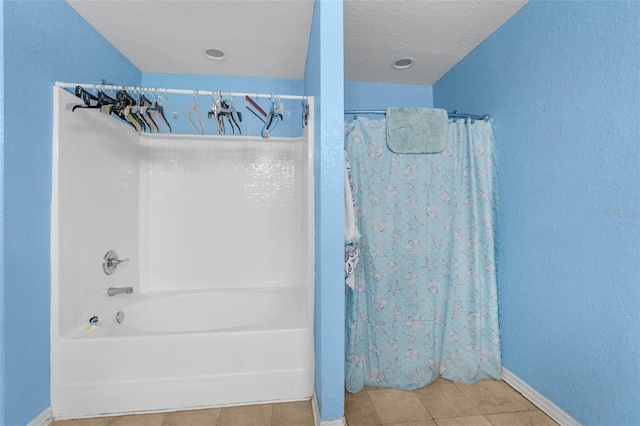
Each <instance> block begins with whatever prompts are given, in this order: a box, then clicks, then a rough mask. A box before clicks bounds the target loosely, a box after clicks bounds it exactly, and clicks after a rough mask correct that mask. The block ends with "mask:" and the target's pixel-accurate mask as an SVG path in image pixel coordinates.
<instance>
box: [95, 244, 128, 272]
mask: <svg viewBox="0 0 640 426" xmlns="http://www.w3.org/2000/svg"><path fill="white" fill-rule="evenodd" d="M128 260H129V259H118V253H116V252H115V251H114V250H109V251H108V252H107V254H105V255H104V259H102V269H103V270H104V273H105V274H107V275H111V274H113V272H114V271H115V270H116V268H117V267H118V265H119V264H121V263H122V262H127V261H128Z"/></svg>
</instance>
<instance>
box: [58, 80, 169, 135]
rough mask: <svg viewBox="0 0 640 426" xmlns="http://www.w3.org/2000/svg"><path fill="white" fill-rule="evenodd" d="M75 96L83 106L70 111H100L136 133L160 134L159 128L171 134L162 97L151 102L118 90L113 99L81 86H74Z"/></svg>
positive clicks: (145, 98)
mask: <svg viewBox="0 0 640 426" xmlns="http://www.w3.org/2000/svg"><path fill="white" fill-rule="evenodd" d="M75 95H76V96H77V97H79V98H80V99H82V101H83V103H84V104H83V105H74V106H73V108H72V109H71V111H75V110H76V109H78V108H92V109H100V112H102V113H103V114H106V115H114V116H116V117H118V118H120V119H121V120H122V121H124V122H126V123H128V124H130V125H131V126H133V128H135V129H136V131H137V132H138V133H142V132H149V133H160V132H162V129H161V126H163V127H164V129H165V130H166V131H167V132H168V133H171V125H170V124H169V122H168V121H167V118H166V116H165V115H164V107H163V105H162V97H157V98H156V99H154V100H151V99H149V98H148V97H147V96H146V95H144V94H142V93H141V94H139V97H138V99H136V98H134V97H133V96H132V95H131V94H130V93H129V92H128V91H126V90H118V91H117V92H116V94H115V98H113V97H111V96H109V95H107V94H106V93H105V92H104V90H99V91H98V93H97V94H96V95H94V94H92V93H91V92H89V91H87V90H85V89H84V88H83V87H82V86H76V89H75Z"/></svg>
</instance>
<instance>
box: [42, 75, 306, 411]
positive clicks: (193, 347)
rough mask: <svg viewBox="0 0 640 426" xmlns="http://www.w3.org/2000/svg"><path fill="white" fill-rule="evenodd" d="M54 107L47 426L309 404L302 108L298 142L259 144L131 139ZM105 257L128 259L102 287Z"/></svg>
mask: <svg viewBox="0 0 640 426" xmlns="http://www.w3.org/2000/svg"><path fill="white" fill-rule="evenodd" d="M54 99H55V110H54V142H53V144H54V145H53V188H52V191H53V192H52V197H53V202H52V240H51V251H52V262H51V264H52V298H51V300H52V303H51V406H52V410H53V416H54V418H56V419H65V418H78V417H94V416H100V415H114V414H121V413H132V412H144V411H166V410H178V409H185V408H198V407H214V406H223V405H238V404H249V403H256V402H266V401H272V402H275V401H286V400H289V401H291V400H302V399H308V398H309V397H310V396H311V395H312V393H313V334H312V333H313V332H312V319H313V314H312V312H313V268H314V266H313V255H314V253H313V99H312V98H311V99H309V106H310V116H309V117H310V119H309V125H308V126H307V127H306V128H305V129H304V131H303V134H302V136H300V137H271V138H269V139H262V138H260V137H256V136H242V137H241V136H190V135H177V134H169V135H156V134H154V135H150V134H144V133H143V134H138V133H136V132H135V131H134V130H133V128H131V127H130V126H128V125H126V124H124V123H123V122H121V121H119V120H117V119H114V118H112V117H108V116H105V115H104V114H101V113H100V112H99V110H95V109H94V110H91V109H77V110H76V111H75V112H72V111H71V110H70V109H69V108H68V106H69V105H70V104H78V103H80V102H79V101H78V98H76V97H75V96H73V95H72V94H70V93H68V92H67V91H65V90H63V89H61V88H59V87H54ZM109 250H115V251H116V252H117V254H118V256H119V257H120V258H121V259H125V258H128V259H129V260H128V261H127V262H123V263H121V264H119V265H118V266H117V268H116V269H115V271H114V272H113V274H111V275H107V274H105V272H104V271H103V264H102V263H103V257H104V255H105V253H107V251H109ZM110 287H116V288H120V287H133V293H132V294H117V295H115V296H109V295H108V294H107V290H108V289H109V288H110ZM119 313H120V314H119ZM94 316H97V317H98V321H99V327H93V326H91V325H90V323H89V320H90V318H92V317H94ZM116 316H118V320H116ZM123 318H124V319H123Z"/></svg>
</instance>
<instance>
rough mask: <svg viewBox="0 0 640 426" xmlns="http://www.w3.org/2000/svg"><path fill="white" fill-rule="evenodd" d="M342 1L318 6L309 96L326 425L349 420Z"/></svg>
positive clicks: (319, 381) (319, 372)
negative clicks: (311, 101)
mask: <svg viewBox="0 0 640 426" xmlns="http://www.w3.org/2000/svg"><path fill="white" fill-rule="evenodd" d="M342 6H343V5H342V0H318V1H316V3H315V10H314V14H313V24H312V28H311V38H310V41H309V55H308V57H307V68H306V72H305V94H307V95H313V96H315V108H316V116H315V117H316V119H315V126H316V127H315V140H314V148H315V152H314V159H315V171H314V176H315V194H314V195H315V229H316V234H315V256H316V276H315V280H316V281H315V312H314V340H315V376H316V377H315V386H316V395H317V397H318V405H319V406H320V416H321V417H322V419H323V420H329V419H339V418H342V417H343V416H344V272H343V271H344V259H343V257H344V173H343V167H344V154H343V152H344V151H343V145H344V143H343V141H344V126H343V118H342V108H343V106H344V87H343V79H344V77H343V72H344V71H343V70H344V66H343V53H342V46H343V40H342Z"/></svg>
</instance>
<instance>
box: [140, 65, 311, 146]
mask: <svg viewBox="0 0 640 426" xmlns="http://www.w3.org/2000/svg"><path fill="white" fill-rule="evenodd" d="M142 86H143V87H159V88H175V89H194V90H195V89H198V90H214V91H215V90H222V91H227V92H240V93H273V94H281V95H302V94H303V92H304V81H303V80H294V79H282V78H258V77H234V76H217V75H216V76H204V75H179V74H154V73H144V74H143V75H142ZM253 100H254V101H256V102H257V103H258V104H259V105H260V106H261V107H262V109H263V110H265V111H266V112H269V107H270V105H271V103H270V101H269V100H268V99H260V100H258V99H257V98H255V97H253ZM211 103H212V97H211V96H199V104H200V109H201V111H202V121H203V124H204V127H205V133H206V134H209V135H217V134H218V130H217V127H216V124H215V122H214V120H213V119H207V112H208V111H210V106H211ZM234 104H235V107H236V109H237V110H238V112H240V113H242V123H241V125H240V127H241V129H242V132H243V134H245V135H252V136H259V135H260V130H262V126H263V123H262V122H261V121H260V120H258V119H257V118H256V117H255V116H254V115H253V114H251V112H250V111H248V110H247V109H246V105H247V102H246V101H245V100H244V99H241V98H235V99H234ZM282 104H283V105H284V107H285V111H289V113H285V116H284V120H283V121H282V122H281V123H278V125H277V127H274V128H272V130H273V131H272V132H270V134H271V135H272V136H274V137H277V136H300V135H301V134H302V107H301V104H300V101H294V100H283V101H282ZM168 106H169V107H170V108H167V105H165V110H167V109H172V110H174V111H176V112H177V113H178V119H177V120H174V119H173V118H172V117H171V116H170V114H166V115H167V120H168V121H169V124H170V125H171V128H172V131H173V133H183V134H198V133H197V132H196V129H195V128H194V127H193V126H192V125H191V123H190V122H189V120H188V118H187V110H189V109H191V108H192V106H193V96H192V95H169V105H168ZM165 112H168V111H165ZM263 118H264V117H263ZM226 131H227V134H228V135H231V134H233V133H232V131H231V127H230V126H229V125H227V126H226ZM236 131H237V130H236Z"/></svg>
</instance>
